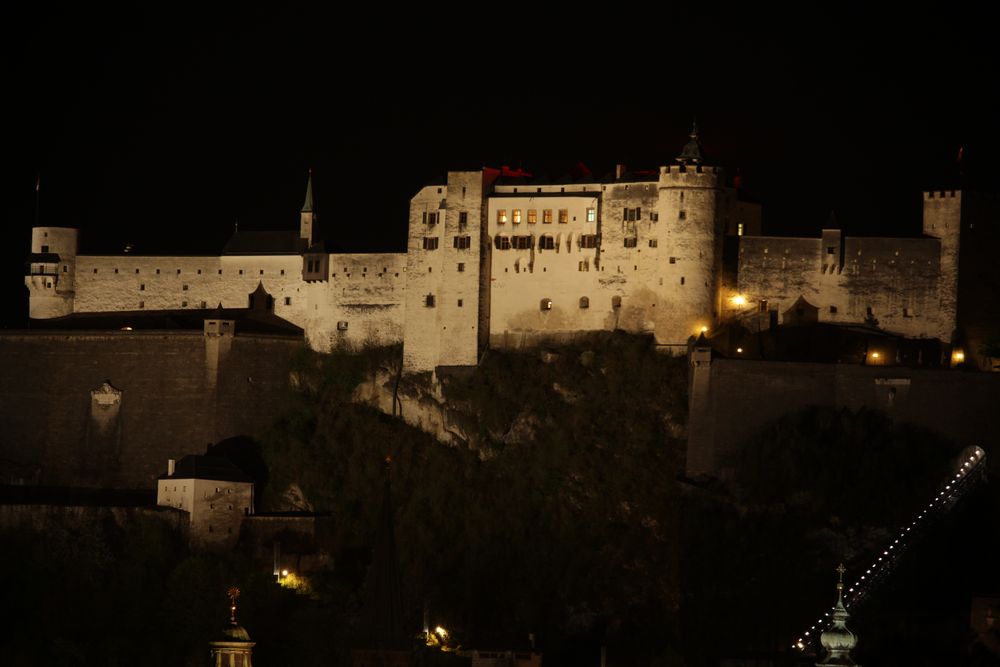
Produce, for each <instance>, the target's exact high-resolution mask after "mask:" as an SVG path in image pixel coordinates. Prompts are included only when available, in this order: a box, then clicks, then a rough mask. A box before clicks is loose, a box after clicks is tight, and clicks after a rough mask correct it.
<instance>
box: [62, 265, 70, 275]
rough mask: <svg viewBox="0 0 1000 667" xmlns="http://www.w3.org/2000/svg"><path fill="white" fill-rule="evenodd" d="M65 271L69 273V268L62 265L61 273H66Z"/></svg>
mask: <svg viewBox="0 0 1000 667" xmlns="http://www.w3.org/2000/svg"><path fill="white" fill-rule="evenodd" d="M67 271H69V267H68V266H66V265H65V264H63V273H66V272H67Z"/></svg>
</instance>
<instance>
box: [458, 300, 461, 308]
mask: <svg viewBox="0 0 1000 667" xmlns="http://www.w3.org/2000/svg"><path fill="white" fill-rule="evenodd" d="M458 307H459V308H461V307H462V300H461V299H459V300H458Z"/></svg>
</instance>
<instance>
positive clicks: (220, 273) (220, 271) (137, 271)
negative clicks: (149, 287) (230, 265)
mask: <svg viewBox="0 0 1000 667" xmlns="http://www.w3.org/2000/svg"><path fill="white" fill-rule="evenodd" d="M136 273H139V270H138V269H136ZM219 275H220V276H221V275H222V269H219Z"/></svg>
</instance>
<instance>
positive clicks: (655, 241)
mask: <svg viewBox="0 0 1000 667" xmlns="http://www.w3.org/2000/svg"><path fill="white" fill-rule="evenodd" d="M656 246H657V240H656V239H649V247H650V248H655V247H656Z"/></svg>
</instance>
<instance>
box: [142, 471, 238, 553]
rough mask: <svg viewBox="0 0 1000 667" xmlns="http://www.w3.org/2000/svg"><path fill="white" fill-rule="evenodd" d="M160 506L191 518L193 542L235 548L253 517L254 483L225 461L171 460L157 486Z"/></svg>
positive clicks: (157, 498)
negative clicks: (237, 540) (251, 516)
mask: <svg viewBox="0 0 1000 667" xmlns="http://www.w3.org/2000/svg"><path fill="white" fill-rule="evenodd" d="M156 504H157V505H162V506H165V507H174V508H177V509H179V510H183V511H185V512H187V513H188V514H189V515H190V517H191V530H190V535H191V540H192V542H197V543H199V544H202V545H207V546H218V547H226V546H231V545H232V544H234V543H235V542H236V539H237V537H239V534H240V526H241V525H242V523H243V518H244V517H246V516H249V515H251V514H253V481H252V480H251V479H250V478H249V477H247V476H246V475H245V474H244V473H243V471H241V470H240V469H239V468H237V467H236V466H235V465H233V464H232V463H231V462H230V461H228V460H227V459H224V458H221V457H216V456H196V455H191V456H185V457H184V458H182V459H181V460H180V461H174V459H170V460H169V461H167V472H166V474H164V475H160V477H159V478H158V480H157V482H156Z"/></svg>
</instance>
